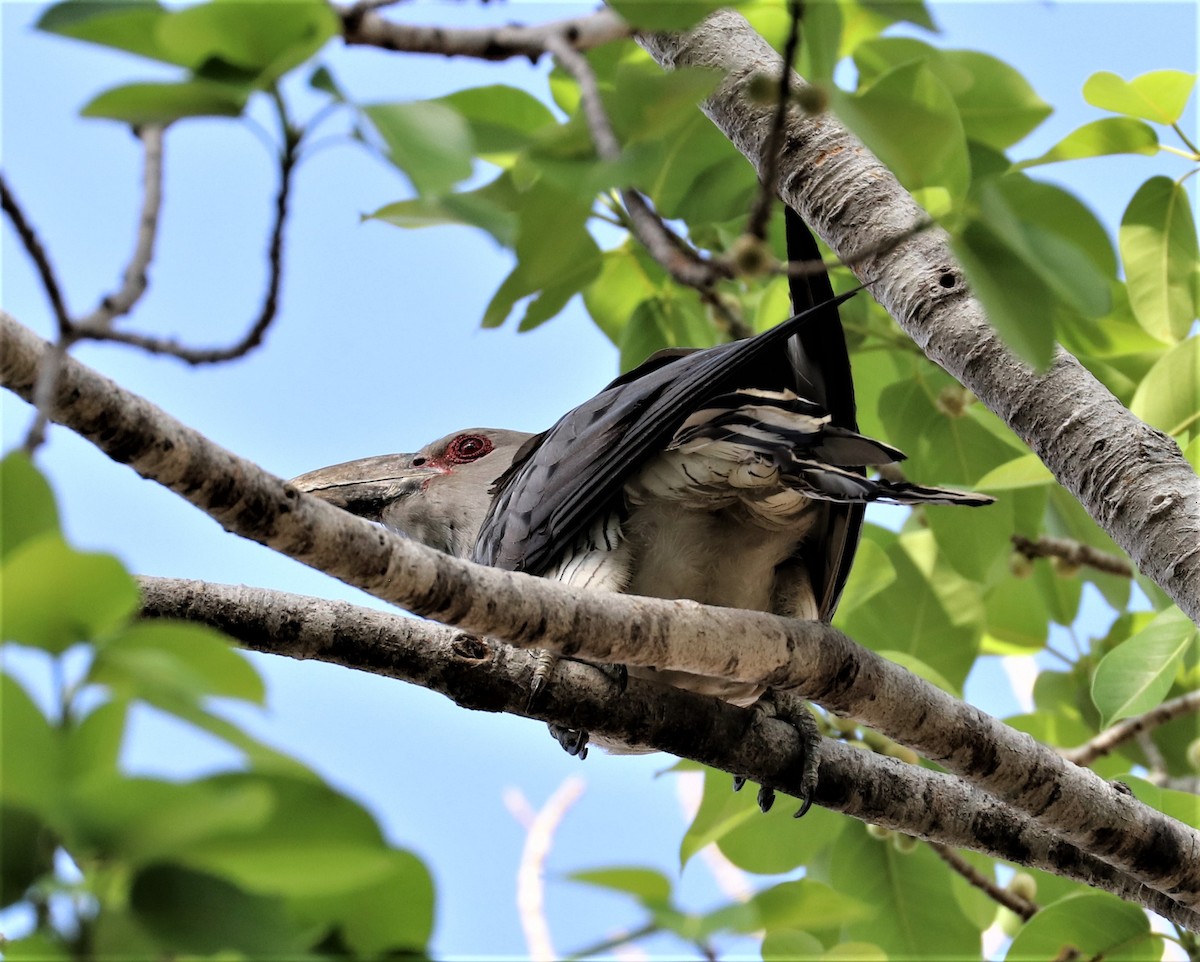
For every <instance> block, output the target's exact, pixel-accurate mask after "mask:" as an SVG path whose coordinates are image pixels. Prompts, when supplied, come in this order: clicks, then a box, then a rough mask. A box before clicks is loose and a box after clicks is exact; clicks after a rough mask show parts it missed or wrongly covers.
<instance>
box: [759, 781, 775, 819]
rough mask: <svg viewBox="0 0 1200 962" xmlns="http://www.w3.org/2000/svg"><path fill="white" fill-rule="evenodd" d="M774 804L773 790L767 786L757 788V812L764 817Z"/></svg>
mask: <svg viewBox="0 0 1200 962" xmlns="http://www.w3.org/2000/svg"><path fill="white" fill-rule="evenodd" d="M774 804H775V789H773V788H771V787H770V786H769V785H760V786H758V810H759V811H760V812H762V813H763V814H764V815H766V814H767V812H769V811H770V810H771V806H772V805H774Z"/></svg>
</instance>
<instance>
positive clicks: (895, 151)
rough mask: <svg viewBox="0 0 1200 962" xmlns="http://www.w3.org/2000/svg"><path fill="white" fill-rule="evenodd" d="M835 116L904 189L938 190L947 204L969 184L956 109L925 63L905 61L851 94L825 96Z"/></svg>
mask: <svg viewBox="0 0 1200 962" xmlns="http://www.w3.org/2000/svg"><path fill="white" fill-rule="evenodd" d="M831 99H832V103H833V107H834V109H835V110H836V111H837V114H838V116H839V117H840V118H841V119H842V120H843V121H844V122H845V123H846V125H847V126H848V127H850V129H851V130H853V131H854V132H855V133H856V134H857V135H858V136H859V137H861V138H862V139H863V141H864V142H865V143H866V145H867V146H868V147H870V148H871V150H872V151H873V152H874V153H875V154H876V155H877V156H878V157H879V159H880V160H882V161H883V162H884V163H885V164H887V166H888V167H889V168H890V169H891V170H892V172H893V173H895V174H896V176H897V177H899V178H900V182H901V183H902V184H904V186H905V187H907V188H908V189H909V190H910V191H911V190H921V189H924V188H942V189H943V190H945V191H947V192H948V194H949V196H950V197H951V198H952V199H953V200H959V199H961V198H962V197H963V196H965V195H966V192H967V184H968V182H969V180H970V163H969V161H968V159H967V142H966V136H965V133H964V130H963V123H962V119H961V117H960V116H959V112H958V107H957V105H956V104H955V103H954V98H953V97H952V96H951V94H950V91H949V90H947V89H946V85H945V84H944V83H942V81H941V80H940V79H939V78H938V77H937V76H936V74H935V73H934V72H933V71H932V70H931V69H930V68H929V67H928V66H926V65H925V64H922V63H907V64H903V65H901V66H899V67H895V68H893V69H891V70H889V71H887V72H886V73H884V74H881V75H880V76H879V77H877V78H876V79H875V80H874V82H873V83H871V84H870V86H868V87H866V88H865V89H864V90H861V91H859V92H858V93H857V94H854V95H851V94H846V93H841V92H838V91H832V92H831Z"/></svg>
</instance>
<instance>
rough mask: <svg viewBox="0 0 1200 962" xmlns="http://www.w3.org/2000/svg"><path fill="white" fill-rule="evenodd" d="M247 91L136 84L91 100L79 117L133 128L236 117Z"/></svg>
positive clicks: (196, 84)
mask: <svg viewBox="0 0 1200 962" xmlns="http://www.w3.org/2000/svg"><path fill="white" fill-rule="evenodd" d="M246 98H247V91H246V90H245V89H244V88H240V87H232V86H229V85H227V84H219V83H212V82H210V81H207V80H190V81H186V82H184V83H175V84H173V83H137V84H126V85H125V86H123V87H113V88H112V89H111V90H106V91H104V93H102V94H99V95H97V96H96V97H94V98H92V99H91V100H89V101H88V102H87V104H85V105H84V107H83V109H82V110H81V111H80V114H81V115H82V116H84V117H104V118H107V119H109V120H119V121H121V122H122V123H127V124H132V125H134V126H137V125H139V124H165V123H169V122H170V121H172V120H178V119H179V118H180V117H237V116H239V115H240V114H241V112H242V109H243V108H244V107H245V106H246Z"/></svg>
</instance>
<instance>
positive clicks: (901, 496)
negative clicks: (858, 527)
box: [872, 478, 996, 508]
mask: <svg viewBox="0 0 1200 962" xmlns="http://www.w3.org/2000/svg"><path fill="white" fill-rule="evenodd" d="M875 490H876V494H875V497H874V498H873V499H872V500H874V501H891V502H894V503H896V504H958V505H963V506H965V507H968V508H979V507H982V506H983V505H985V504H992V503H993V502H994V501H995V500H996V499H995V498H992V497H989V496H988V495H986V494H976V493H975V492H974V491H955V490H954V489H953V488H927V487H925V486H924V485H921V484H913V483H912V482H910V481H887V480H884V479H883V478H880V479H878V480H877V481H876V482H875Z"/></svg>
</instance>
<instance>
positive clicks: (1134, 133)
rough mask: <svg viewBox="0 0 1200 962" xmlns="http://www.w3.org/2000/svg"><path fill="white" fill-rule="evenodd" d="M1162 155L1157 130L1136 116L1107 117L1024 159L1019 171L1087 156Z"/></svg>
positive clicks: (1084, 126) (1072, 132)
mask: <svg viewBox="0 0 1200 962" xmlns="http://www.w3.org/2000/svg"><path fill="white" fill-rule="evenodd" d="M1157 153H1158V134H1156V133H1155V132H1154V128H1153V127H1151V126H1149V125H1148V124H1145V123H1143V122H1142V121H1140V120H1134V119H1133V118H1132V117H1104V118H1102V119H1101V120H1093V121H1092V122H1091V123H1087V124H1084V125H1083V126H1082V127H1079V128H1078V129H1076V130H1073V131H1071V132H1070V133H1069V134H1067V136H1065V137H1064V138H1063V139H1062V140H1060V141H1059V142H1058V143H1057V144H1055V145H1054V146H1053V147H1051V148H1050V149H1049V150H1048V151H1046V152H1045V153H1044V154H1041V155H1040V156H1038V157H1033V158H1031V159H1029V160H1023V161H1021V162H1020V163H1019V164H1017V170H1024V169H1025V168H1027V167H1036V166H1038V165H1040V164H1057V163H1059V162H1060V161H1064V160H1082V159H1083V158H1085V157H1108V156H1111V155H1112V154H1143V155H1146V156H1149V157H1153V156H1154V155H1155V154H1157Z"/></svg>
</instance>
